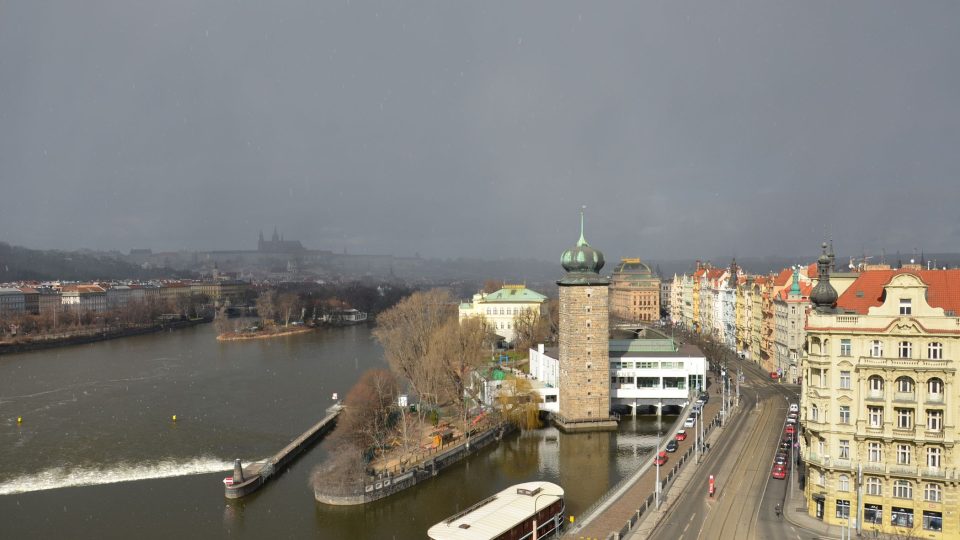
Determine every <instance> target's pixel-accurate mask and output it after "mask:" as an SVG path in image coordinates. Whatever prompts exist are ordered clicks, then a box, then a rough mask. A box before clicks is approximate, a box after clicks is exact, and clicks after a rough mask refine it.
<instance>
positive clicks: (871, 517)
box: [863, 504, 883, 525]
mask: <svg viewBox="0 0 960 540" xmlns="http://www.w3.org/2000/svg"><path fill="white" fill-rule="evenodd" d="M863 521H865V522H867V523H873V524H874V525H879V524H881V523H883V507H882V506H880V505H879V504H865V505H863Z"/></svg>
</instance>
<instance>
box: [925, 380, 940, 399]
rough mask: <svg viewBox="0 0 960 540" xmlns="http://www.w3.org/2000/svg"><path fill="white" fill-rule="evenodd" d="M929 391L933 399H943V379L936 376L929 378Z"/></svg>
mask: <svg viewBox="0 0 960 540" xmlns="http://www.w3.org/2000/svg"><path fill="white" fill-rule="evenodd" d="M927 393H928V394H930V397H931V398H933V399H938V400H939V399H943V398H942V397H941V394H943V381H941V380H940V379H938V378H936V377H934V378H932V379H928V380H927Z"/></svg>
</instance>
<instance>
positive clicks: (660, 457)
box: [653, 450, 667, 465]
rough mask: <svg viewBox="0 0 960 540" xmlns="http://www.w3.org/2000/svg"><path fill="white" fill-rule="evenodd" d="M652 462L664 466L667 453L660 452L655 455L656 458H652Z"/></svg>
mask: <svg viewBox="0 0 960 540" xmlns="http://www.w3.org/2000/svg"><path fill="white" fill-rule="evenodd" d="M653 462H654V464H656V465H663V464H665V463H666V462H667V453H666V452H665V451H662V450H661V451H660V453H659V454H657V457H655V458H653Z"/></svg>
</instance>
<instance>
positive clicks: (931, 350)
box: [927, 342, 943, 360]
mask: <svg viewBox="0 0 960 540" xmlns="http://www.w3.org/2000/svg"><path fill="white" fill-rule="evenodd" d="M927 358H929V359H930V360H941V359H943V343H937V342H933V343H928V344H927Z"/></svg>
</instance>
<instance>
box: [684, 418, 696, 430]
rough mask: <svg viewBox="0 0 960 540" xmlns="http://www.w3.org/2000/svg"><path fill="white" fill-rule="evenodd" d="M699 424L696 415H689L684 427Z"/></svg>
mask: <svg viewBox="0 0 960 540" xmlns="http://www.w3.org/2000/svg"><path fill="white" fill-rule="evenodd" d="M695 425H697V419H696V418H694V417H692V416H691V417H689V418H687V419H686V420H685V421H684V422H683V427H685V428H689V427H693V426H695Z"/></svg>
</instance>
